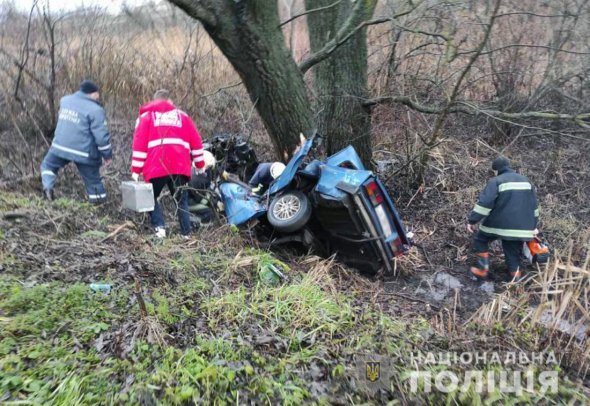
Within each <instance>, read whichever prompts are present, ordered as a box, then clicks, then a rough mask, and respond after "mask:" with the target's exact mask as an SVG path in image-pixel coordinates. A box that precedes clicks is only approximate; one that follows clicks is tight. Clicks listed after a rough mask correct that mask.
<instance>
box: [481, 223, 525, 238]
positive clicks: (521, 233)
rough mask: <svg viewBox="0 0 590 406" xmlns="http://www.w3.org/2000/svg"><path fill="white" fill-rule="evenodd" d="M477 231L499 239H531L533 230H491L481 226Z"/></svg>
mask: <svg viewBox="0 0 590 406" xmlns="http://www.w3.org/2000/svg"><path fill="white" fill-rule="evenodd" d="M479 229H480V230H481V231H483V232H484V233H488V234H495V235H498V236H500V237H513V238H531V239H532V238H533V230H510V229H507V228H492V227H486V226H483V225H482V226H479Z"/></svg>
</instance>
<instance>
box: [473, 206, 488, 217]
mask: <svg viewBox="0 0 590 406" xmlns="http://www.w3.org/2000/svg"><path fill="white" fill-rule="evenodd" d="M473 211H474V212H476V213H477V214H481V215H482V216H487V215H488V214H490V212H491V211H492V209H488V208H487V207H483V206H480V205H479V204H476V205H475V207H474V208H473Z"/></svg>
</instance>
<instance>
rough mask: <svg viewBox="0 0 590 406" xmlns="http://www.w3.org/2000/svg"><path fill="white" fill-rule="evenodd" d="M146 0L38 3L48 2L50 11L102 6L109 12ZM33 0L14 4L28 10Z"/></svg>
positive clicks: (60, 0)
mask: <svg viewBox="0 0 590 406" xmlns="http://www.w3.org/2000/svg"><path fill="white" fill-rule="evenodd" d="M147 2H148V0H39V5H44V4H47V3H49V8H50V9H51V10H52V11H58V10H62V11H69V10H73V9H76V8H78V7H81V6H83V7H95V6H99V7H103V8H105V9H107V10H108V11H109V12H111V13H117V12H119V11H120V10H121V6H122V5H123V4H128V5H129V6H131V7H133V6H137V5H140V4H144V3H147ZM33 3H34V0H16V1H15V4H16V5H17V6H18V7H19V8H22V9H24V10H29V9H30V8H31V5H32V4H33Z"/></svg>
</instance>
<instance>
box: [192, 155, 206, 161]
mask: <svg viewBox="0 0 590 406" xmlns="http://www.w3.org/2000/svg"><path fill="white" fill-rule="evenodd" d="M204 161H205V158H203V157H202V156H198V157H196V158H194V159H193V162H204Z"/></svg>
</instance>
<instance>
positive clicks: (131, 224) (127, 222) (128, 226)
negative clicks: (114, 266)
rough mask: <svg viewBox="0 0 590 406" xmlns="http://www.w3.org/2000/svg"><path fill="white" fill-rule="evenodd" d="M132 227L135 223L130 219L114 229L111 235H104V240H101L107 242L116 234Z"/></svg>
mask: <svg viewBox="0 0 590 406" xmlns="http://www.w3.org/2000/svg"><path fill="white" fill-rule="evenodd" d="M130 227H133V223H132V222H130V221H126V222H125V223H123V224H121V225H120V226H119V227H117V228H116V229H115V231H113V232H112V233H110V234H109V235H107V236H106V237H104V238H103V239H102V240H100V242H105V241H106V240H108V239H111V238H113V237H114V236H116V235H117V234H119V233H120V232H121V231H123V230H124V229H126V228H130Z"/></svg>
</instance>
